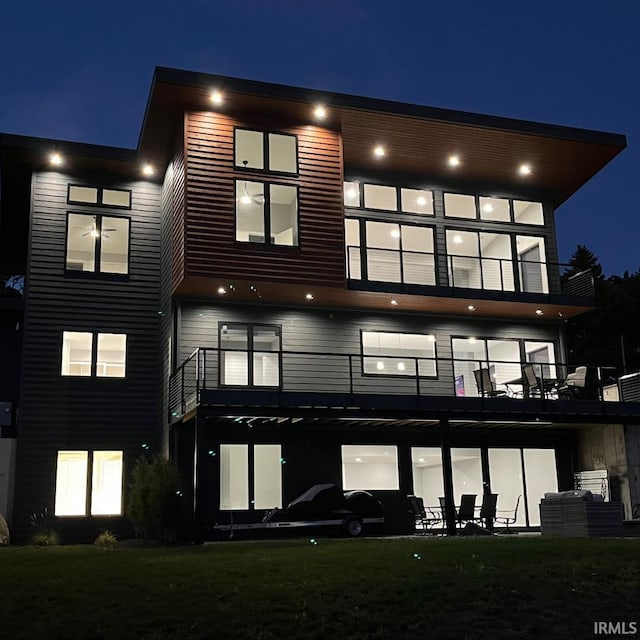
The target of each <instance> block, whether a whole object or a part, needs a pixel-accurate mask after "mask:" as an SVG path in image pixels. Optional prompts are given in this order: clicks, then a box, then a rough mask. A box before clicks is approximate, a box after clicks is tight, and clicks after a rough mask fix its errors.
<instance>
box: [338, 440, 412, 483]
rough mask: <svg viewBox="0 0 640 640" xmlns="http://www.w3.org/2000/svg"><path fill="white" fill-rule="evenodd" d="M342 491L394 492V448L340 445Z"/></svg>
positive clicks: (395, 460) (396, 462)
mask: <svg viewBox="0 0 640 640" xmlns="http://www.w3.org/2000/svg"><path fill="white" fill-rule="evenodd" d="M342 488H343V489H344V490H345V491H350V490H354V489H364V490H368V491H375V490H397V489H399V488H400V484H399V479H398V448H397V447H395V446H391V445H342Z"/></svg>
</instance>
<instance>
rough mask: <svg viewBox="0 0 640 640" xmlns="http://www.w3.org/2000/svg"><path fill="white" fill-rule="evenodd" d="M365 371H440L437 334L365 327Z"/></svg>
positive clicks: (410, 373)
mask: <svg viewBox="0 0 640 640" xmlns="http://www.w3.org/2000/svg"><path fill="white" fill-rule="evenodd" d="M361 336H362V355H363V364H362V371H363V373H367V374H377V375H386V376H415V375H416V374H417V375H419V376H428V377H435V376H436V375H437V366H436V339H435V336H432V335H428V334H422V333H393V332H390V331H363V332H362V334H361Z"/></svg>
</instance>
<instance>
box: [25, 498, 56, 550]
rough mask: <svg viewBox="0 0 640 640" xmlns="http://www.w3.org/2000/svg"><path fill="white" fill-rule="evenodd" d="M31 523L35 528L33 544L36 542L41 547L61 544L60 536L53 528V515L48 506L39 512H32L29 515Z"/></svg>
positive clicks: (32, 537)
mask: <svg viewBox="0 0 640 640" xmlns="http://www.w3.org/2000/svg"><path fill="white" fill-rule="evenodd" d="M29 524H30V525H31V527H32V528H33V535H32V536H31V544H36V545H39V546H41V547H51V546H54V545H57V544H60V536H59V535H58V534H57V532H56V530H55V529H54V528H53V524H54V519H53V516H52V515H51V514H50V513H49V509H47V507H45V508H44V509H43V510H42V511H40V512H39V513H38V512H36V513H32V514H31V515H30V516H29Z"/></svg>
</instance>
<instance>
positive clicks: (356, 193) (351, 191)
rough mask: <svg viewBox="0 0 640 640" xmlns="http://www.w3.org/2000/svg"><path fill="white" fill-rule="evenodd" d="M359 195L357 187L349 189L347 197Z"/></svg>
mask: <svg viewBox="0 0 640 640" xmlns="http://www.w3.org/2000/svg"><path fill="white" fill-rule="evenodd" d="M358 195H359V194H358V191H357V189H349V190H348V191H347V197H348V198H357V197H358Z"/></svg>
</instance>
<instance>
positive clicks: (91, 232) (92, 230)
mask: <svg viewBox="0 0 640 640" xmlns="http://www.w3.org/2000/svg"><path fill="white" fill-rule="evenodd" d="M74 229H80V230H82V231H84V232H85V233H83V234H82V237H83V238H84V237H85V236H91V237H92V238H99V237H100V235H102V237H103V238H105V239H107V238H110V237H111V236H110V235H109V232H111V231H117V229H116V228H115V227H110V228H106V229H102V234H100V231H98V227H97V225H96V222H95V220H94V221H93V222H92V223H91V225H90V226H89V228H87V227H74Z"/></svg>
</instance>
